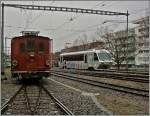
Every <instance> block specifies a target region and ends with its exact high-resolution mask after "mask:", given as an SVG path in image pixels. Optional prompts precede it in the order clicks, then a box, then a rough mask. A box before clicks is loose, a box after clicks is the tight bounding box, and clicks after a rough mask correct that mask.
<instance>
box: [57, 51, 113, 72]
mask: <svg viewBox="0 0 150 116" xmlns="http://www.w3.org/2000/svg"><path fill="white" fill-rule="evenodd" d="M112 63H113V57H112V56H111V54H110V52H109V51H108V50H105V49H101V50H95V49H93V50H87V51H79V52H69V53H62V54H60V62H59V67H60V68H71V69H89V70H96V69H108V68H110V67H111V65H112Z"/></svg>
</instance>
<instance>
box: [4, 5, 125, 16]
mask: <svg viewBox="0 0 150 116" xmlns="http://www.w3.org/2000/svg"><path fill="white" fill-rule="evenodd" d="M4 5H5V6H7V7H14V8H21V9H28V10H47V11H62V12H75V13H87V14H98V15H127V14H126V13H121V12H112V11H103V10H92V9H81V8H70V7H55V6H38V5H19V4H4Z"/></svg>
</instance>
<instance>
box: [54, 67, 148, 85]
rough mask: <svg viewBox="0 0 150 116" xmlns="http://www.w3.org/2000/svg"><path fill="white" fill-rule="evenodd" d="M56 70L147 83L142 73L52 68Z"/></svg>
mask: <svg viewBox="0 0 150 116" xmlns="http://www.w3.org/2000/svg"><path fill="white" fill-rule="evenodd" d="M52 71H56V72H62V71H63V72H66V73H68V72H69V73H73V74H80V75H86V76H96V77H100V76H101V77H102V78H112V79H118V80H126V81H134V82H140V83H149V79H148V77H147V78H146V77H145V78H143V77H142V75H140V76H139V75H137V76H136V75H134V76H133V75H124V74H120V73H110V72H97V71H80V70H69V71H67V70H62V71H60V70H52Z"/></svg>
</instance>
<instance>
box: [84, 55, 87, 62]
mask: <svg viewBox="0 0 150 116" xmlns="http://www.w3.org/2000/svg"><path fill="white" fill-rule="evenodd" d="M84 62H85V63H87V55H86V54H85V61H84Z"/></svg>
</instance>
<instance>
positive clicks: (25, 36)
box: [12, 35, 50, 39]
mask: <svg viewBox="0 0 150 116" xmlns="http://www.w3.org/2000/svg"><path fill="white" fill-rule="evenodd" d="M28 37H32V38H33V37H35V38H36V37H37V38H42V39H44V38H48V39H50V38H49V37H44V36H33V35H23V36H16V37H13V38H12V39H17V38H19V39H24V38H28Z"/></svg>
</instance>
